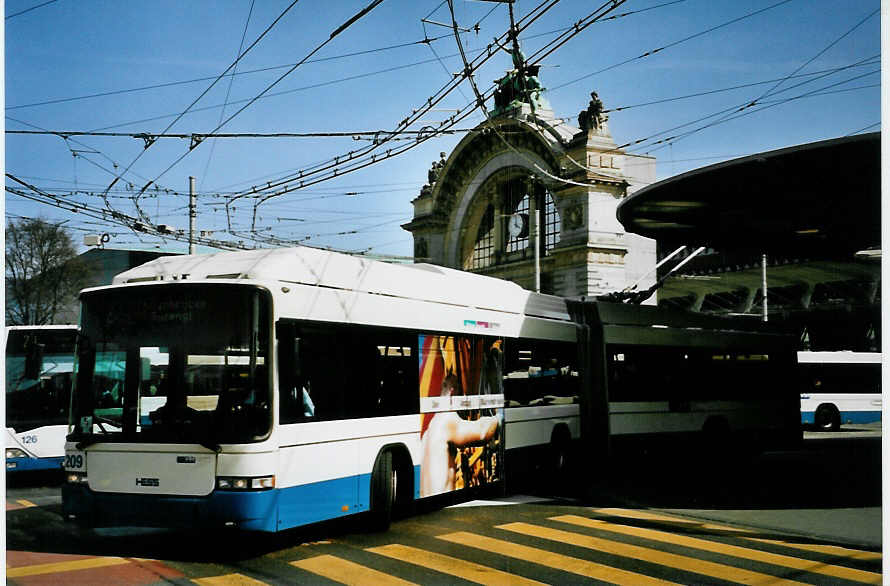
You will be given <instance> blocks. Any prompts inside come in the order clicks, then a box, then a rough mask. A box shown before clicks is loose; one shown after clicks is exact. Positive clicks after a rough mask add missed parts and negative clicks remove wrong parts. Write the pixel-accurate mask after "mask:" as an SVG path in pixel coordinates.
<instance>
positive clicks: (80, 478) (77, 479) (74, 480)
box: [65, 472, 89, 484]
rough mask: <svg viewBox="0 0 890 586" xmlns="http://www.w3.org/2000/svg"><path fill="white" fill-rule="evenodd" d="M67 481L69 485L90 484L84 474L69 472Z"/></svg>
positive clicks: (66, 477) (66, 476)
mask: <svg viewBox="0 0 890 586" xmlns="http://www.w3.org/2000/svg"><path fill="white" fill-rule="evenodd" d="M65 481H66V482H68V484H86V483H87V482H89V481H88V480H87V475H86V474H84V473H83V472H69V473H68V474H67V475H65Z"/></svg>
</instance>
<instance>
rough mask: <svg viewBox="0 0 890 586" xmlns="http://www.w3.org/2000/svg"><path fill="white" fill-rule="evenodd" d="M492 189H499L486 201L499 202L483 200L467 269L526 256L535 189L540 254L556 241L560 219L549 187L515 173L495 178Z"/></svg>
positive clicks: (530, 252) (528, 255) (529, 248)
mask: <svg viewBox="0 0 890 586" xmlns="http://www.w3.org/2000/svg"><path fill="white" fill-rule="evenodd" d="M495 190H496V192H499V197H497V196H496V197H493V199H492V200H490V201H495V202H499V203H489V204H487V206H486V208H485V211H484V213H483V214H482V216H481V219H480V221H479V225H478V228H477V229H476V231H475V235H474V236H475V238H474V240H473V248H472V254H471V255H470V257H469V261H468V262H466V264H465V265H464V266H465V267H466V268H467V269H468V270H479V269H484V268H486V267H491V266H494V265H495V264H500V263H509V262H515V261H520V260H527V259H529V258H531V257H532V256H533V252H534V249H533V248H532V245H533V238H532V236H533V235H532V233H531V227H532V220H531V217H530V215H531V213H532V211H533V210H534V208H535V205H534V204H533V201H532V199H533V198H534V197H535V195H536V194H535V192H537V198H538V206H537V207H539V208H541V209H540V213H539V218H540V222H541V225H540V226H539V227H538V233H539V234H540V239H539V244H538V245H539V246H540V250H541V254H542V255H544V256H546V255H547V254H548V253H549V252H550V250H552V249H553V248H554V247H555V246H556V245H557V244H558V243H559V238H560V230H561V227H562V222H561V220H560V217H559V211H558V210H557V207H556V202H555V201H554V199H553V196H552V195H551V193H550V192H549V191H545V190H543V189H541V185H540V184H538V185H534V186H531V189H530V185H529V182H528V179H527V178H525V177H519V176H514V177H512V178H510V179H506V180H505V179H501V180H500V181H497V183H496V187H495ZM530 192H531V193H530ZM489 193H490V194H491V196H494V195H495V194H493V193H491V192H489ZM486 197H490V196H486Z"/></svg>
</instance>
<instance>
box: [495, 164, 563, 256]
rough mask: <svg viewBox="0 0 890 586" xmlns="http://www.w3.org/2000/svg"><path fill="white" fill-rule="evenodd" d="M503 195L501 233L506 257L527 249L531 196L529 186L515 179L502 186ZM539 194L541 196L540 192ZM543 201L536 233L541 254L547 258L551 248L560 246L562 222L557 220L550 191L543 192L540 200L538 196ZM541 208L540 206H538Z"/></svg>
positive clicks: (528, 245) (557, 216)
mask: <svg viewBox="0 0 890 586" xmlns="http://www.w3.org/2000/svg"><path fill="white" fill-rule="evenodd" d="M504 187H505V190H506V193H505V194H504V203H505V208H506V209H505V210H504V216H505V217H504V222H505V225H506V229H505V230H504V251H505V252H506V253H507V254H510V253H516V252H520V251H523V250H526V249H529V247H530V244H529V239H530V237H531V234H530V229H531V219H530V217H529V214H531V203H530V201H531V197H532V196H531V195H530V194H529V193H528V192H529V188H528V183H527V182H526V181H524V180H522V179H519V178H517V179H514V180H512V181H508V182H507V183H505V184H504ZM539 194H540V192H539ZM539 197H541V198H542V199H543V200H544V201H543V203H544V207H543V209H542V210H541V226H540V227H539V231H540V234H541V244H540V246H541V252H542V253H543V254H547V252H549V251H550V250H551V249H552V248H553V247H554V246H556V245H557V244H558V243H559V238H560V230H561V229H562V222H561V221H560V218H559V211H558V210H557V209H556V202H554V201H553V196H552V195H551V194H550V192H549V191H545V192H543V196H541V195H539ZM538 205H539V206H540V205H541V204H540V203H539V204H538Z"/></svg>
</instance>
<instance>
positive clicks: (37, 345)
mask: <svg viewBox="0 0 890 586" xmlns="http://www.w3.org/2000/svg"><path fill="white" fill-rule="evenodd" d="M76 340H77V326H69V325H53V326H8V327H7V328H6V339H5V346H4V347H5V349H6V379H5V385H6V471H7V472H21V471H29V470H60V471H61V469H62V458H63V457H64V455H65V436H66V435H67V433H68V404H69V398H70V396H71V373H72V371H73V367H74V346H75V342H76ZM27 367H30V368H27ZM28 370H32V372H27V371H28Z"/></svg>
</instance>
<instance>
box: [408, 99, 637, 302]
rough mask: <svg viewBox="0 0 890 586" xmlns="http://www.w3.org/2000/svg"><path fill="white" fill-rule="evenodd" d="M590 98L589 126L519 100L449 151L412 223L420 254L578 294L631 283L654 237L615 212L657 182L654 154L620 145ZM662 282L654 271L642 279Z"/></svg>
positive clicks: (585, 117)
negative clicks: (628, 227) (627, 228)
mask: <svg viewBox="0 0 890 586" xmlns="http://www.w3.org/2000/svg"><path fill="white" fill-rule="evenodd" d="M592 97H593V98H594V99H593V100H591V106H590V107H589V108H588V109H587V110H586V111H585V112H582V116H581V119H582V124H583V126H584V127H585V128H583V129H581V128H576V127H574V126H571V125H569V124H567V123H566V122H565V121H564V120H559V119H556V118H555V117H554V116H553V112H552V111H551V110H549V108H548V107H547V105H546V103H544V104H543V106H544V107H542V104H541V103H540V102H537V103H535V104H531V103H524V102H519V101H514V102H512V103H511V104H509V106H508V107H500V108H499V109H498V111H497V115H496V116H494V117H492V118H491V119H490V120H488V121H486V122H484V123H482V124H480V125H479V126H477V127H476V128H475V129H473V130H472V131H471V132H470V133H469V134H467V136H466V137H464V139H463V140H462V141H461V142H460V143H459V144H458V145H457V147H456V148H455V149H454V151H452V152H451V154H450V155H449V156H448V157H447V158H444V153H443V159H444V160H443V161H439V162H436V163H434V164H433V168H432V169H431V170H430V173H429V176H428V179H429V183H428V184H427V185H425V186H424V187H423V189H422V190H421V194H420V195H419V196H418V197H417V198H415V199H414V200H413V202H412V203H413V204H414V218H413V219H412V221H411V222H409V223H407V224H405V225H404V226H403V228H405V229H406V230H408V231H409V232H411V233H412V234H413V235H414V257H415V262H428V263H433V264H437V265H442V266H447V267H452V268H458V269H464V270H469V271H473V272H477V273H482V274H486V275H490V276H495V277H500V278H504V279H508V280H511V281H514V282H516V283H519V284H520V285H522V286H523V287H526V288H528V289H535V288H536V286H537V283H538V282H539V283H540V290H541V291H542V292H545V293H553V294H556V295H563V296H568V297H575V296H586V297H590V296H595V295H599V294H603V293H609V292H612V291H617V290H621V289H623V288H624V287H626V286H628V285H630V284H632V283H634V282H635V281H636V280H637V279H638V278H640V277H641V276H642V275H643V274H645V273H647V272H649V271H650V270H651V269H652V268H653V267H654V266H655V242H654V241H653V240H649V239H647V238H642V237H639V236H636V235H633V234H627V233H625V232H624V229H623V227H622V226H621V224H619V222H618V220H617V219H616V216H615V210H616V207H617V205H618V202H619V201H620V200H621V198H623V197H625V196H627V195H628V194H629V193H632V192H633V191H634V190H635V189H636V188H639V187H642V186H644V185H648V184H649V183H652V182H654V181H655V159H654V158H653V157H645V156H638V155H631V154H628V153H625V152H624V151H623V150H621V149H618V148H617V145H616V143H615V142H614V141H613V140H612V136H611V134H610V133H609V128H608V124H607V120H606V117H605V116H604V115H602V103H601V102H599V100H598V98H597V97H596V94H593V95H592ZM536 235H537V236H536ZM535 242H537V243H538V246H537V248H538V251H539V252H538V255H537V257H538V259H537V262H536V258H535V257H536V255H535V248H536V246H535ZM536 266H539V267H540V269H539V270H536ZM536 276H537V278H536ZM653 282H654V271H653V273H652V274H651V275H649V276H648V278H647V279H646V280H644V281H643V282H642V283H641V284H640V286H639V287H638V288H645V287H648V286H649V285H650V284H652V283H653Z"/></svg>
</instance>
